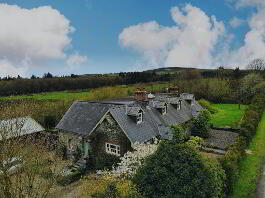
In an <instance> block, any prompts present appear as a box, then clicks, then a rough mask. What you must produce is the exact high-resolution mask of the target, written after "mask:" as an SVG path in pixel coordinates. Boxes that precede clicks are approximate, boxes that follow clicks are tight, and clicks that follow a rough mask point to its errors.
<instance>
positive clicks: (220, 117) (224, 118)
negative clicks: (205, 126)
mask: <svg viewBox="0 0 265 198" xmlns="http://www.w3.org/2000/svg"><path fill="white" fill-rule="evenodd" d="M212 106H213V107H214V108H216V109H218V112H217V113H215V114H213V116H212V121H211V123H212V124H213V125H214V126H217V127H226V126H229V127H238V123H239V121H240V120H241V118H242V117H243V115H244V112H245V110H246V108H247V105H240V106H241V107H240V109H238V105H237V104H212Z"/></svg>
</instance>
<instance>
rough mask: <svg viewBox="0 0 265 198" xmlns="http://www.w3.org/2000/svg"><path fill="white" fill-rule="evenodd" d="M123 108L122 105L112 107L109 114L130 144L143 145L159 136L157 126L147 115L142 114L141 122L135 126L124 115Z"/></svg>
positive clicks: (133, 122)
mask: <svg viewBox="0 0 265 198" xmlns="http://www.w3.org/2000/svg"><path fill="white" fill-rule="evenodd" d="M125 108H126V107H125V106H124V105H119V106H114V107H111V108H110V113H111V115H112V116H113V118H114V119H115V120H116V121H117V123H118V124H119V126H120V127H121V129H122V130H123V131H124V133H125V134H126V135H127V137H128V138H129V140H130V141H131V142H133V143H135V142H139V143H143V142H146V141H148V140H150V139H152V138H155V137H156V136H157V135H158V134H159V133H158V128H157V124H156V123H155V122H154V121H153V120H152V119H151V118H150V117H148V115H147V113H145V112H144V114H143V122H142V123H141V124H136V123H135V121H134V120H133V119H131V118H130V116H127V115H126V114H125Z"/></svg>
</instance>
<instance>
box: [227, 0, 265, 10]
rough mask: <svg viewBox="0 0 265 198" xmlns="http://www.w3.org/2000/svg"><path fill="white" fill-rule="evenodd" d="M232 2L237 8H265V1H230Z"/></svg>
mask: <svg viewBox="0 0 265 198" xmlns="http://www.w3.org/2000/svg"><path fill="white" fill-rule="evenodd" d="M230 1H231V2H234V3H235V5H236V8H241V7H248V6H255V7H256V6H258V7H260V6H261V7H262V6H265V1H264V0H230Z"/></svg>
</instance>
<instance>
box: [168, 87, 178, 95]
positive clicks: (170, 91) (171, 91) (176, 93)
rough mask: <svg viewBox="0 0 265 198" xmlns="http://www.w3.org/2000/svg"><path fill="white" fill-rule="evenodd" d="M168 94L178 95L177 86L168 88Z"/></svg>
mask: <svg viewBox="0 0 265 198" xmlns="http://www.w3.org/2000/svg"><path fill="white" fill-rule="evenodd" d="M168 93H170V94H174V95H179V87H178V86H177V85H174V86H170V87H169V88H168Z"/></svg>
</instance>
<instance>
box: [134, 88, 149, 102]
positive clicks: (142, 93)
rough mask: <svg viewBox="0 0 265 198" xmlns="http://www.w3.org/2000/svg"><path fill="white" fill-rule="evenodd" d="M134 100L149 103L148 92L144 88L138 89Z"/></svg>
mask: <svg viewBox="0 0 265 198" xmlns="http://www.w3.org/2000/svg"><path fill="white" fill-rule="evenodd" d="M134 99H135V100H138V101H148V94H147V91H146V90H145V89H144V88H143V89H140V88H137V89H136V91H135V95H134Z"/></svg>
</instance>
